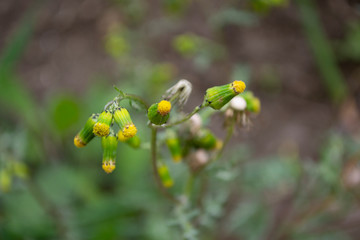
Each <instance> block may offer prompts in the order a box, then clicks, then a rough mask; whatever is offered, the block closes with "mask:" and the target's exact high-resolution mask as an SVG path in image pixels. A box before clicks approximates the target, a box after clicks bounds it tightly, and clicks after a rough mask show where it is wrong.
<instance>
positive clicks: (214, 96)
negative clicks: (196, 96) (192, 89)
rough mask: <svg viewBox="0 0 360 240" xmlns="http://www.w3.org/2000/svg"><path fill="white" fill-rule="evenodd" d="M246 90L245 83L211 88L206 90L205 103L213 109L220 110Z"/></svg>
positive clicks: (233, 83) (236, 82)
mask: <svg viewBox="0 0 360 240" xmlns="http://www.w3.org/2000/svg"><path fill="white" fill-rule="evenodd" d="M245 88H246V85H245V83H244V82H243V81H234V82H232V83H229V84H226V85H222V86H216V87H212V88H209V89H208V90H206V95H205V102H206V104H207V105H208V106H210V107H211V108H213V109H216V110H219V109H220V108H222V107H223V106H224V105H225V104H227V103H228V102H229V101H230V100H231V99H232V98H233V97H235V96H236V95H238V94H239V93H242V92H243V91H244V90H245Z"/></svg>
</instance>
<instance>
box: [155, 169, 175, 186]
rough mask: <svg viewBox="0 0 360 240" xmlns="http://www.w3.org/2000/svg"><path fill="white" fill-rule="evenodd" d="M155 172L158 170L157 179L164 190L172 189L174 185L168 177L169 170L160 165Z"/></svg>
mask: <svg viewBox="0 0 360 240" xmlns="http://www.w3.org/2000/svg"><path fill="white" fill-rule="evenodd" d="M157 170H158V173H159V177H160V180H161V182H162V184H163V186H164V187H166V188H170V187H172V186H173V185H174V181H173V179H172V178H171V176H170V172H169V169H168V168H167V166H166V165H164V164H161V165H159V166H158V169H157Z"/></svg>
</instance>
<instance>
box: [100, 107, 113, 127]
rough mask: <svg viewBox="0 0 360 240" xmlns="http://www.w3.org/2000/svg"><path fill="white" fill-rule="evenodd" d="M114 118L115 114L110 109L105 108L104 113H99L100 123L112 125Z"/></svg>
mask: <svg viewBox="0 0 360 240" xmlns="http://www.w3.org/2000/svg"><path fill="white" fill-rule="evenodd" d="M112 118H113V115H112V114H111V112H110V111H108V110H105V111H103V112H102V113H100V115H99V118H98V121H97V122H98V123H104V124H106V125H109V126H110V125H111V122H112Z"/></svg>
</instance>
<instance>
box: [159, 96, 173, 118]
mask: <svg viewBox="0 0 360 240" xmlns="http://www.w3.org/2000/svg"><path fill="white" fill-rule="evenodd" d="M157 110H158V112H159V113H160V114H161V115H162V116H165V115H166V114H168V113H169V112H170V110H171V103H170V102H169V101H166V100H162V101H161V102H159V103H158V107H157Z"/></svg>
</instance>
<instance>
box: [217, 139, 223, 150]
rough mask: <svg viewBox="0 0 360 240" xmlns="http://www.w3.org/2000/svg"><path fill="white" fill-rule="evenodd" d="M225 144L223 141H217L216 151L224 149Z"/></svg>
mask: <svg viewBox="0 0 360 240" xmlns="http://www.w3.org/2000/svg"><path fill="white" fill-rule="evenodd" d="M223 144H224V143H223V141H221V140H219V139H217V140H216V145H215V149H216V150H220V149H221V148H222V147H223Z"/></svg>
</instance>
